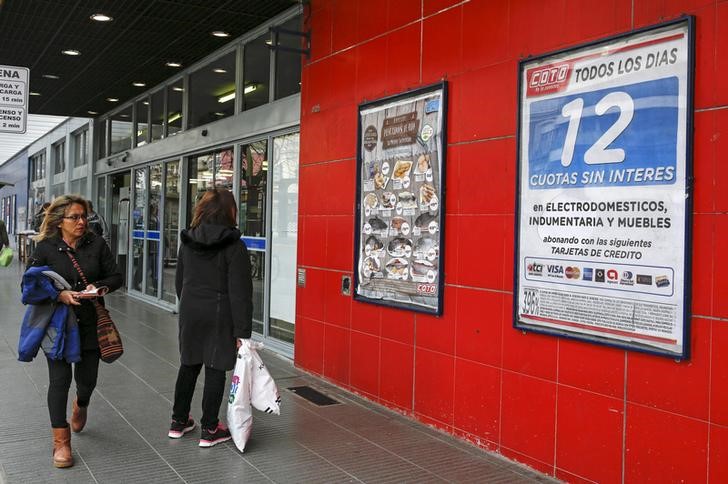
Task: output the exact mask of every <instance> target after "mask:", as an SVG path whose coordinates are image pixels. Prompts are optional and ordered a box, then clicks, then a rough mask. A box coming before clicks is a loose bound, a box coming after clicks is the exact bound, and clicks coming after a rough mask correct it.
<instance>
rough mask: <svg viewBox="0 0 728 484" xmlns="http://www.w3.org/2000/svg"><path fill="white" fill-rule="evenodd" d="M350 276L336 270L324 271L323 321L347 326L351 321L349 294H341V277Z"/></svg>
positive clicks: (343, 326)
mask: <svg viewBox="0 0 728 484" xmlns="http://www.w3.org/2000/svg"><path fill="white" fill-rule="evenodd" d="M344 275H348V276H351V274H345V273H342V272H337V271H326V272H325V273H324V321H326V322H327V323H328V324H332V325H334V326H341V327H342V328H348V327H349V326H350V323H351V296H344V295H343V294H341V277H342V276H344Z"/></svg>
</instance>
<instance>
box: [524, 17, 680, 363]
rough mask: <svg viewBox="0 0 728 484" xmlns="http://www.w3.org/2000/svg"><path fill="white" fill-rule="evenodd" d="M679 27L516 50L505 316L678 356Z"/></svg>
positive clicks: (535, 326)
mask: <svg viewBox="0 0 728 484" xmlns="http://www.w3.org/2000/svg"><path fill="white" fill-rule="evenodd" d="M691 36H692V19H682V20H680V21H677V22H671V23H669V24H664V25H661V26H658V27H653V28H650V29H645V30H642V31H639V32H635V33H631V34H628V35H623V36H619V37H617V38H613V39H609V40H607V41H602V42H598V43H595V44H590V45H588V46H581V47H578V48H575V49H569V50H567V51H562V52H559V53H557V54H552V55H547V56H543V57H540V58H536V59H528V60H525V61H522V62H521V65H520V79H519V102H520V116H519V138H518V150H519V165H518V171H519V173H518V200H517V203H518V217H517V220H518V223H517V229H516V247H517V249H516V276H515V281H514V284H515V287H514V295H515V297H514V313H515V322H514V325H515V327H517V328H520V329H529V330H534V331H540V332H546V333H553V334H557V335H562V336H569V337H574V338H579V339H586V340H591V341H594V342H600V343H605V344H609V345H615V346H620V347H624V348H629V349H635V350H640V351H646V352H652V353H657V354H662V355H668V356H671V357H677V358H687V357H688V356H689V354H688V351H689V347H690V345H689V341H690V339H689V331H688V328H689V322H688V320H687V314H688V310H689V297H688V296H689V282H690V265H689V262H690V261H689V259H688V254H689V253H690V227H691V217H690V213H691V210H690V207H691V199H690V196H689V195H690V194H691V191H690V186H689V180H690V173H691V161H692V160H691V156H692V155H691V145H692V133H691V129H692V69H693V68H692V66H693V59H692V55H693V54H692V37H691Z"/></svg>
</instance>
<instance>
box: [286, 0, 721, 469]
mask: <svg viewBox="0 0 728 484" xmlns="http://www.w3.org/2000/svg"><path fill="white" fill-rule="evenodd" d="M311 4H312V5H311V8H310V15H309V16H308V27H309V28H310V29H311V34H312V38H311V49H312V55H311V58H310V60H308V61H306V62H305V66H304V70H303V80H302V106H301V180H300V181H301V185H300V220H299V222H300V223H299V230H300V232H299V246H298V261H299V262H298V264H299V266H300V267H304V268H306V275H307V280H306V286H305V288H299V289H298V293H297V307H296V313H297V320H296V364H297V365H298V366H299V367H300V368H303V369H305V370H307V371H310V372H312V373H315V374H318V375H322V376H323V377H324V378H326V379H328V380H330V381H332V382H334V383H335V384H337V385H340V386H342V387H344V388H347V389H349V390H352V391H354V392H357V393H359V394H361V395H364V396H365V397H367V398H369V399H371V400H373V401H375V402H379V403H381V404H383V405H386V406H388V407H390V408H394V409H397V410H399V411H401V412H403V413H406V414H408V415H411V416H413V417H414V418H416V419H418V420H421V421H423V422H426V423H428V424H431V425H434V426H436V427H438V428H441V429H443V430H445V431H447V432H450V433H452V434H455V435H457V436H459V437H462V438H464V439H467V440H469V441H471V442H473V443H475V444H477V445H480V446H482V447H484V448H486V449H489V450H495V451H498V452H500V453H502V454H503V455H505V456H507V457H509V458H511V459H514V460H517V461H519V462H523V463H526V464H528V465H529V466H532V467H534V468H535V469H538V470H540V471H542V472H544V473H547V474H550V475H555V476H556V477H558V478H562V479H566V480H570V481H579V480H580V479H582V478H583V479H589V480H594V481H600V482H620V481H626V482H645V481H649V480H654V481H659V482H675V481H679V480H686V481H690V482H694V481H698V482H703V481H706V480H709V481H710V482H715V483H717V482H728V278H727V277H726V270H728V250H726V241H728V87H726V81H725V80H724V76H728V1H725V0H721V1H716V0H639V1H632V0H510V1H509V0H472V1H457V0H366V1H364V0H362V1H355V0H312V2H311ZM681 13H690V14H693V15H695V16H696V17H697V35H696V39H697V42H696V87H695V105H696V112H695V163H694V169H695V209H694V210H695V214H694V224H693V233H694V237H693V239H694V240H693V263H694V271H693V279H692V287H693V294H692V297H693V308H692V309H693V311H692V314H693V315H692V341H691V352H692V359H691V361H689V362H682V363H678V362H675V361H673V360H670V359H666V358H662V357H656V356H649V355H644V354H640V353H635V352H626V351H621V350H617V349H611V348H604V347H600V346H595V345H592V344H586V343H582V342H575V341H569V340H564V339H559V338H556V337H549V336H540V335H536V334H530V333H529V334H526V333H522V332H520V331H516V330H514V329H513V328H512V318H511V304H512V298H513V295H512V280H513V262H512V261H513V233H514V228H513V213H514V197H515V169H516V142H515V130H516V116H517V96H516V83H517V62H518V60H519V59H520V58H522V57H524V56H527V55H531V54H533V55H535V54H540V53H544V52H548V51H552V50H555V49H559V48H563V47H567V46H571V45H574V44H577V43H582V42H585V41H590V40H594V39H598V38H601V37H604V36H609V35H612V34H617V33H622V32H627V31H629V30H630V29H632V28H638V27H642V26H646V25H650V24H654V23H658V22H661V21H663V20H667V19H671V18H674V17H676V16H678V15H679V14H681ZM441 78H446V79H447V80H448V81H449V89H450V100H449V118H448V129H449V131H448V139H447V145H448V146H447V150H448V153H447V157H448V158H447V160H448V161H447V168H446V170H447V173H446V176H447V185H448V192H447V201H446V203H447V211H448V214H447V216H446V217H447V221H446V227H447V228H446V233H445V244H446V245H445V250H446V257H445V260H446V265H445V282H446V288H445V296H444V297H445V299H444V314H443V316H442V317H440V318H436V317H432V316H425V315H421V314H415V313H413V312H409V311H403V310H393V309H388V308H381V307H379V306H375V305H371V304H365V303H360V302H354V301H353V300H352V299H351V298H350V297H344V296H342V295H340V292H339V287H340V283H341V276H342V275H343V274H347V275H352V271H353V251H354V248H353V243H354V240H353V232H354V207H355V200H354V198H355V179H356V173H355V170H356V161H355V156H356V122H357V104H358V103H360V102H362V101H365V100H372V99H376V98H378V97H381V96H385V95H389V94H395V93H398V92H400V91H403V90H406V89H409V88H415V87H418V86H422V85H427V84H430V83H433V82H435V81H438V80H439V79H441ZM461 195H462V196H461ZM486 235H487V236H486ZM473 246H477V247H479V252H480V253H481V254H483V256H482V257H478V258H475V259H473V258H472V257H470V256H469V255H468V254H471V253H472V247H473ZM721 296H723V297H721Z"/></svg>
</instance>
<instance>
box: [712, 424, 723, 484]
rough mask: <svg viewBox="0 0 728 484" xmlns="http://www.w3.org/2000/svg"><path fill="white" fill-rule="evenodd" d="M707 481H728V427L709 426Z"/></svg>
mask: <svg viewBox="0 0 728 484" xmlns="http://www.w3.org/2000/svg"><path fill="white" fill-rule="evenodd" d="M709 461H710V469H708V482H728V465H726V462H728V427H719V426H717V425H711V426H710V459H709Z"/></svg>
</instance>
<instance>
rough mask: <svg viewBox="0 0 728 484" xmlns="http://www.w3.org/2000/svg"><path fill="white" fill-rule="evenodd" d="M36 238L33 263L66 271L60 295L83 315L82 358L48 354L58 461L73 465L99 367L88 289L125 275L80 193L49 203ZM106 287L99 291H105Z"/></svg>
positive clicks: (116, 283) (111, 285)
mask: <svg viewBox="0 0 728 484" xmlns="http://www.w3.org/2000/svg"><path fill="white" fill-rule="evenodd" d="M39 232H40V233H39V234H38V236H36V238H35V240H36V241H37V245H36V248H35V251H34V252H33V255H32V256H31V259H30V262H29V264H28V267H30V266H49V267H50V268H51V270H52V271H54V272H56V273H57V274H59V275H60V276H61V277H63V278H64V279H65V280H66V281H67V282H68V283H69V284H70V285H71V290H66V291H61V292H60V293H59V294H58V299H57V301H58V302H59V303H62V304H67V305H69V306H70V307H71V308H73V310H74V312H75V314H76V317H77V318H78V327H79V332H80V335H81V361H79V362H77V363H74V365H73V366H74V368H73V369H72V368H71V363H68V362H66V361H65V360H62V359H61V360H54V359H51V358H50V357H47V358H46V359H47V360H48V375H49V380H50V381H49V385H48V411H49V413H50V420H51V427H52V429H53V465H54V466H55V467H70V466H72V465H73V456H72V454H71V430H73V431H74V432H80V431H81V430H83V428H84V426H85V425H86V415H87V409H88V404H89V401H90V399H91V394H92V393H93V390H94V388H95V387H96V378H97V375H98V370H99V358H100V353H99V343H98V339H97V336H96V310H95V308H94V305H93V304H92V302H91V300H90V299H89V298H88V297H87V295H86V294H84V293H83V292H82V291H84V290H86V291H88V290H93V289H95V288H108V289H104V290H105V291H106V290H107V291H113V290H115V289H118V288H119V287H121V285H122V276H121V273H120V272H119V270H118V269H117V267H116V261H115V260H114V257H113V255H112V254H111V251H110V250H109V246H108V245H107V244H106V242H104V239H102V238H101V237H99V236H97V235H96V234H94V233H93V232H91V231H89V230H88V204H87V202H86V200H85V199H84V198H81V197H79V196H76V195H62V196H60V197H58V198H56V199H55V200H53V203H51V205H50V206H49V207H48V209H47V210H46V213H45V217H44V219H43V223H42V224H41V226H40V231H39ZM69 253H70V255H72V256H73V258H74V259H75V260H76V261H77V263H78V265H79V266H80V268H81V270H82V272H83V274H84V276H85V277H86V280H87V281H88V282H89V284H88V285H87V284H84V282H83V277H82V276H81V274H80V273H79V271H78V270H77V269H76V267H75V266H74V264H73V261H72V259H71V257H69ZM100 292H101V291H99V293H100ZM99 302H100V303H101V304H103V299H100V301H99ZM72 377H73V378H75V381H76V398H75V399H74V401H73V414H72V415H71V424H70V429H69V424H68V422H67V420H66V405H67V402H68V392H69V389H70V386H71V379H72Z"/></svg>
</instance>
